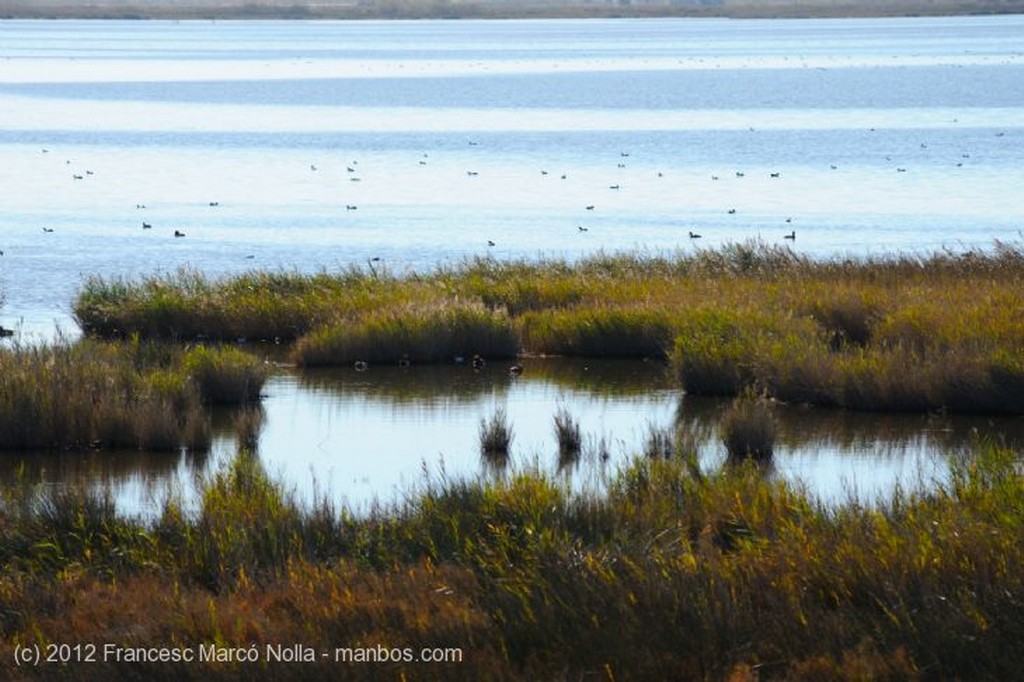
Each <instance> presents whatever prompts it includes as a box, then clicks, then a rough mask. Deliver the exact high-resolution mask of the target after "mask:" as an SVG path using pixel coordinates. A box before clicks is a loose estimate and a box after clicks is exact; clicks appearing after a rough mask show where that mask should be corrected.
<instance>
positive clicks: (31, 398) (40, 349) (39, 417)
mask: <svg viewBox="0 0 1024 682" xmlns="http://www.w3.org/2000/svg"><path fill="white" fill-rule="evenodd" d="M266 376H267V370H266V369H265V368H264V365H263V363H262V362H261V361H260V360H258V359H256V358H254V357H252V356H248V355H244V354H242V353H241V352H240V351H237V350H235V349H233V348H224V349H213V348H202V347H198V348H193V349H191V350H187V351H183V350H182V349H180V348H178V347H175V346H167V345H159V344H151V343H144V342H139V341H138V340H134V341H127V342H118V343H100V342H96V341H91V340H88V339H86V340H83V341H80V342H77V343H71V342H68V341H64V340H58V341H56V342H55V343H52V344H45V345H23V344H17V345H15V346H14V347H13V348H5V349H2V350H0V448H2V449H7V450H31V449H47V450H80V449H86V448H141V449H147V450H177V449H179V448H181V447H187V448H189V449H192V450H198V451H204V450H206V449H207V447H208V445H209V438H210V434H209V424H208V416H207V413H206V409H205V408H204V404H210V403H225V402H226V403H233V404H241V403H244V402H246V401H248V400H251V399H253V398H254V397H258V395H259V389H260V387H262V385H263V382H264V381H265V379H266Z"/></svg>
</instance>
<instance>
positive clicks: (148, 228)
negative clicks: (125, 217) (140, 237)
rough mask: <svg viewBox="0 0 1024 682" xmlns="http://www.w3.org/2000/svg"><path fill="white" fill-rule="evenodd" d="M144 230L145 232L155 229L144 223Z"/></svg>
mask: <svg viewBox="0 0 1024 682" xmlns="http://www.w3.org/2000/svg"><path fill="white" fill-rule="evenodd" d="M142 229H143V230H151V229H153V226H152V225H150V224H149V223H145V222H144V223H142Z"/></svg>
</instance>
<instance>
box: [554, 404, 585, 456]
mask: <svg viewBox="0 0 1024 682" xmlns="http://www.w3.org/2000/svg"><path fill="white" fill-rule="evenodd" d="M554 422H555V439H556V440H557V441H558V470H559V471H562V470H564V469H565V468H567V467H571V466H575V465H576V464H577V463H578V462H579V459H580V452H581V450H582V448H583V437H582V436H581V435H580V423H579V421H577V420H576V419H575V418H574V417H573V416H572V414H571V413H570V412H569V408H567V407H565V406H562V407H560V408H558V411H557V412H556V413H555V417H554Z"/></svg>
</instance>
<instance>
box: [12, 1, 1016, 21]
mask: <svg viewBox="0 0 1024 682" xmlns="http://www.w3.org/2000/svg"><path fill="white" fill-rule="evenodd" d="M994 14H1024V0H981V1H973V2H972V1H968V0H888V1H885V0H882V1H875V0H760V1H758V0H634V2H632V3H630V4H628V5H625V4H620V3H619V2H616V1H614V0H609V1H602V0H575V1H568V2H564V3H541V2H534V1H532V0H529V1H525V2H510V1H508V0H479V1H477V2H472V1H467V2H445V1H443V0H390V1H383V2H367V1H366V0H350V1H348V2H346V1H345V0H326V1H324V0H321V1H320V2H311V3H303V2H290V1H288V0H264V1H262V2H258V1H246V0H210V2H167V3H163V4H156V5H154V4H144V3H141V2H139V1H138V0H94V1H88V0H85V1H82V2H77V3H75V2H69V1H68V0H32V1H31V2H30V1H29V0H0V19H171V20H174V19H177V20H212V19H297V20H321V19H352V20H358V19H542V18H552V19H554V18H654V17H695V18H697V17H705V18H712V17H718V18H736V19H744V18H751V19H753V18H761V19H770V18H844V17H848V18H854V17H897V16H961V15H964V16H966V15H994Z"/></svg>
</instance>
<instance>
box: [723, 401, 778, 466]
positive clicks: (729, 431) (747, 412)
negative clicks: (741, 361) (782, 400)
mask: <svg viewBox="0 0 1024 682" xmlns="http://www.w3.org/2000/svg"><path fill="white" fill-rule="evenodd" d="M720 428H721V432H722V442H723V443H724V444H725V449H726V452H727V453H728V455H729V459H730V460H733V461H739V460H743V459H752V460H754V461H756V462H769V461H771V459H772V456H773V454H774V452H775V428H776V426H775V417H774V415H773V414H772V410H771V407H770V406H769V404H768V401H767V400H766V399H765V398H764V397H763V396H759V395H757V394H755V393H754V392H753V391H750V390H749V389H748V390H747V391H745V392H744V393H743V395H741V396H739V397H737V398H736V399H735V400H733V402H732V404H731V405H730V406H729V408H728V409H727V410H726V411H725V414H724V415H723V416H722V422H721V427H720Z"/></svg>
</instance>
